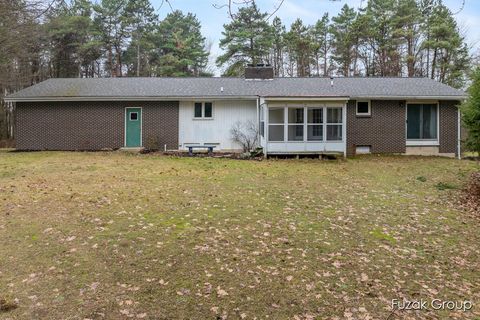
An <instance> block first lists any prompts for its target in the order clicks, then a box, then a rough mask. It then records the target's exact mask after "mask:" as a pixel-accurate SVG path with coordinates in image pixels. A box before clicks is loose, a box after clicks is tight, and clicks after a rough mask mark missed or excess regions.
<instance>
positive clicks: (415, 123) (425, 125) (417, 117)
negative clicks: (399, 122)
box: [407, 104, 438, 140]
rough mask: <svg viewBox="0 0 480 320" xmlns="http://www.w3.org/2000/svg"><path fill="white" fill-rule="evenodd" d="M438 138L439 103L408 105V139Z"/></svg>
mask: <svg viewBox="0 0 480 320" xmlns="http://www.w3.org/2000/svg"><path fill="white" fill-rule="evenodd" d="M437 139H438V105H437V104H408V105H407V140H437Z"/></svg>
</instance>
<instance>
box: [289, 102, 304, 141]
mask: <svg viewBox="0 0 480 320" xmlns="http://www.w3.org/2000/svg"><path fill="white" fill-rule="evenodd" d="M304 111H305V110H304V108H303V107H301V108H298V107H295V108H288V141H303V127H304V123H303V122H304V121H303V113H304Z"/></svg>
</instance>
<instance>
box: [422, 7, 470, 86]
mask: <svg viewBox="0 0 480 320" xmlns="http://www.w3.org/2000/svg"><path fill="white" fill-rule="evenodd" d="M428 23H429V30H430V31H429V37H428V39H427V40H426V41H425V42H424V43H423V47H424V48H429V49H430V48H431V52H432V57H431V65H430V67H429V69H430V74H429V75H428V76H429V77H430V78H432V79H435V80H438V81H440V82H443V83H447V84H450V85H452V86H454V87H461V86H462V85H463V83H464V81H465V71H466V70H467V68H468V64H469V54H468V48H467V47H466V45H465V41H464V38H463V37H462V36H461V35H460V32H459V29H458V25H457V22H456V21H455V18H454V17H453V15H452V12H451V11H450V10H449V9H448V8H447V7H446V6H445V5H443V4H441V3H440V4H439V5H437V6H435V7H434V9H433V11H432V14H431V16H430V19H429V22H428Z"/></svg>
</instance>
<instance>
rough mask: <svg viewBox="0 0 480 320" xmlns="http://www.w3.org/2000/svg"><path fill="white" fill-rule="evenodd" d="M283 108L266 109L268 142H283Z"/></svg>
mask: <svg viewBox="0 0 480 320" xmlns="http://www.w3.org/2000/svg"><path fill="white" fill-rule="evenodd" d="M284 119H285V113H284V108H283V107H282V108H269V109H268V121H269V125H268V140H269V141H273V142H278V141H284V136H285V134H284Z"/></svg>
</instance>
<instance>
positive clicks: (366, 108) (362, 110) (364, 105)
mask: <svg viewBox="0 0 480 320" xmlns="http://www.w3.org/2000/svg"><path fill="white" fill-rule="evenodd" d="M370 114H371V112H370V101H357V116H369V115H370Z"/></svg>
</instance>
